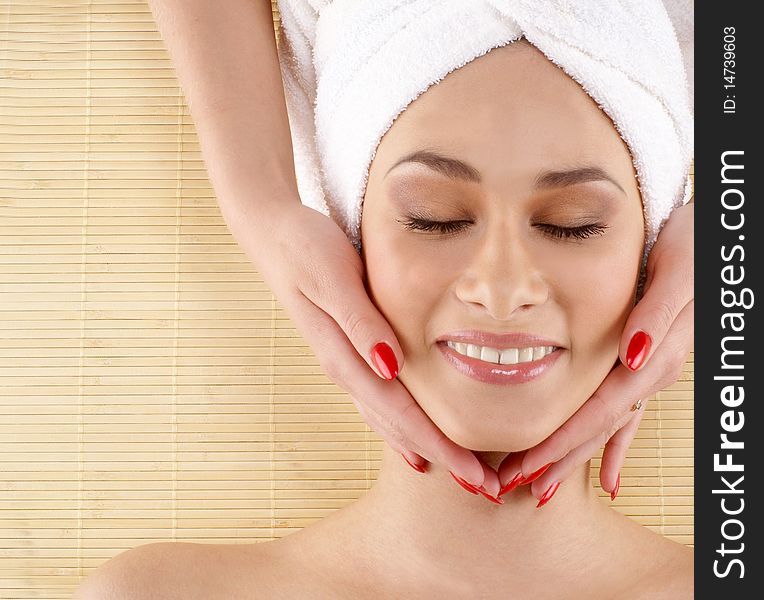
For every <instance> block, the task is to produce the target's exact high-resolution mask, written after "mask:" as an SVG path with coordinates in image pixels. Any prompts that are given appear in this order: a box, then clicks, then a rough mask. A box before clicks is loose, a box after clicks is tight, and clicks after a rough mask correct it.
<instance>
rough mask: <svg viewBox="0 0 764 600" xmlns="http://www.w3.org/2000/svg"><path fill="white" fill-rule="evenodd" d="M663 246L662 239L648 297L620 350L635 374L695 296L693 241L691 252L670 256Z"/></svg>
mask: <svg viewBox="0 0 764 600" xmlns="http://www.w3.org/2000/svg"><path fill="white" fill-rule="evenodd" d="M683 218H687V217H686V216H684V217H683ZM676 230H680V228H677V229H676ZM661 233H664V232H661ZM660 242H661V240H660V239H659V240H658V241H657V242H656V244H655V246H654V247H653V249H652V250H651V254H652V253H656V256H658V258H657V259H655V260H654V262H650V261H648V279H647V282H646V286H645V293H644V295H643V297H642V298H641V299H640V301H639V302H638V303H637V305H636V306H635V307H634V309H633V310H632V311H631V314H630V315H629V318H628V319H627V321H626V324H625V326H624V329H623V333H622V335H621V340H620V345H619V348H618V356H619V357H620V359H621V361H622V362H623V364H624V365H625V366H626V367H628V368H629V369H631V370H633V371H638V370H639V369H640V368H642V367H643V366H644V365H645V364H646V363H647V362H648V361H649V360H650V359H651V357H652V356H653V354H654V351H655V349H656V348H658V346H660V344H661V343H662V342H663V339H664V337H665V336H666V334H667V333H668V331H669V329H670V328H671V325H672V324H673V323H674V321H675V320H676V318H677V316H678V315H679V313H680V312H681V310H682V309H683V308H684V307H685V306H686V305H687V303H688V302H690V301H691V300H692V299H693V297H694V294H695V292H694V265H693V261H694V257H693V252H692V238H691V237H690V247H689V248H686V249H682V250H672V251H670V252H669V251H661V248H660V246H659V244H660Z"/></svg>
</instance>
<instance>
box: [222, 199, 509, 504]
mask: <svg viewBox="0 0 764 600" xmlns="http://www.w3.org/2000/svg"><path fill="white" fill-rule="evenodd" d="M251 228H252V229H253V230H254V231H249V232H248V234H247V237H248V238H254V237H257V238H258V239H259V240H260V241H258V242H257V243H249V244H248V243H247V242H246V241H241V244H242V246H243V247H244V249H245V251H246V252H247V254H248V255H249V257H250V259H251V260H252V262H253V263H254V264H255V266H256V267H257V268H258V271H259V272H260V274H261V275H262V276H263V278H264V280H265V282H266V283H267V284H268V286H269V287H270V289H271V290H272V291H273V292H274V294H275V295H276V297H277V298H278V299H279V301H280V302H281V304H282V305H283V306H284V307H285V308H286V310H287V312H288V313H289V316H290V318H291V319H292V321H293V322H294V323H295V326H296V327H297V329H298V330H299V331H300V333H301V335H302V336H303V337H304V338H305V339H306V340H307V341H308V343H309V344H310V346H311V347H312V348H313V351H314V352H315V354H316V356H317V358H318V361H319V363H320V365H321V367H322V368H323V370H324V371H325V373H326V374H327V376H328V377H329V379H331V380H332V381H333V382H334V383H336V384H337V385H339V386H340V387H342V388H343V389H344V390H346V391H347V392H349V394H350V396H351V398H352V400H353V401H354V403H355V404H356V406H357V408H358V410H359V412H360V413H361V416H362V417H363V419H364V420H365V421H366V423H367V424H368V425H369V426H370V427H371V428H372V429H373V430H374V431H376V432H377V433H378V434H379V435H380V436H381V437H382V438H383V439H384V440H385V441H386V442H387V443H388V444H389V445H390V446H391V447H392V448H393V449H395V450H397V451H398V452H400V453H401V454H403V455H404V458H406V460H407V461H408V462H409V463H410V464H412V466H414V468H416V469H417V470H419V471H420V472H424V469H423V463H424V462H425V461H424V460H423V458H422V457H424V459H426V460H428V461H431V462H435V463H439V464H441V465H443V466H444V467H446V468H447V469H448V470H450V471H452V472H453V473H455V474H456V475H458V476H460V477H462V478H463V479H465V480H467V481H468V482H471V483H473V484H475V485H476V486H481V485H483V483H485V485H486V489H488V490H491V492H492V494H493V495H496V493H497V492H498V490H499V486H498V479H497V477H496V473H495V471H493V470H492V469H489V468H488V467H487V466H486V465H483V463H482V462H481V461H479V460H478V459H477V457H476V456H475V455H474V454H473V453H472V452H471V451H469V450H467V449H465V448H462V447H461V446H459V445H457V444H455V443H454V442H452V441H451V440H450V439H449V438H447V437H446V436H445V434H443V433H442V432H441V431H440V429H438V428H437V426H436V425H435V424H434V423H433V422H432V421H431V420H430V418H429V417H428V416H427V415H426V413H425V412H424V411H423V410H422V409H421V408H420V406H419V404H417V402H416V401H415V400H414V398H412V396H411V394H409V392H408V390H407V389H406V387H405V386H404V385H403V384H402V383H401V382H400V381H399V380H398V379H396V376H397V374H398V372H399V371H400V369H401V368H402V367H403V364H404V357H403V353H402V351H401V348H400V345H399V343H398V340H397V339H396V336H395V334H394V333H393V330H392V328H391V327H390V325H389V323H388V322H387V320H386V319H385V318H384V317H383V316H382V314H380V313H379V311H378V310H377V308H376V307H375V306H374V304H373V303H372V301H371V299H370V298H369V296H368V293H367V291H366V289H365V287H364V265H363V261H362V260H361V257H360V256H359V255H358V252H357V251H356V249H355V248H354V247H353V245H352V243H351V242H350V241H349V240H348V238H347V236H346V235H345V233H344V232H343V231H342V230H341V229H340V228H339V226H338V225H337V224H336V223H335V222H334V221H333V220H332V219H330V218H329V217H327V216H325V215H323V214H322V213H320V212H317V211H315V210H313V209H312V208H309V207H307V206H304V205H303V204H301V203H296V202H292V203H290V204H289V205H288V206H287V205H285V208H284V212H283V214H281V215H280V217H279V220H278V224H269V226H268V227H265V226H259V225H257V224H255V223H253V224H252V225H251ZM242 229H243V228H241V227H239V228H237V230H239V231H241V230H242ZM241 237H242V236H241V234H239V238H241ZM385 344H386V345H387V346H385ZM486 477H487V480H485V479H486ZM454 485H456V483H454Z"/></svg>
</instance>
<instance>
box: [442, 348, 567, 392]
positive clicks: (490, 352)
mask: <svg viewBox="0 0 764 600" xmlns="http://www.w3.org/2000/svg"><path fill="white" fill-rule="evenodd" d="M437 346H438V348H439V349H440V351H441V352H442V354H443V356H444V358H445V359H446V360H447V361H448V362H449V363H450V364H451V366H453V367H454V368H456V370H457V371H459V372H461V373H463V374H464V375H467V376H468V377H471V378H472V379H476V380H478V381H481V382H483V383H492V384H497V385H512V384H518V383H526V382H529V381H532V380H535V379H537V378H538V377H540V376H541V375H543V374H544V373H546V372H547V371H549V370H550V369H551V368H552V367H553V366H554V365H555V364H556V362H557V360H558V359H559V358H560V356H561V355H562V354H563V352H564V350H565V349H564V348H560V347H557V346H525V347H520V348H502V349H499V348H492V347H490V346H479V345H477V344H467V343H463V342H454V341H453V340H448V341H444V340H441V341H439V342H438V343H437Z"/></svg>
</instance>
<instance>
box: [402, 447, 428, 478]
mask: <svg viewBox="0 0 764 600" xmlns="http://www.w3.org/2000/svg"><path fill="white" fill-rule="evenodd" d="M400 454H401V456H402V457H403V460H405V461H406V462H407V463H409V465H411V468H412V469H414V470H415V471H419V472H420V473H424V472H425V471H424V467H423V466H422V465H415V464H414V463H412V462H411V461H410V460H409V459H408V458H406V455H405V454H403V452H401V453H400Z"/></svg>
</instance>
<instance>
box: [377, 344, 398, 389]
mask: <svg viewBox="0 0 764 600" xmlns="http://www.w3.org/2000/svg"><path fill="white" fill-rule="evenodd" d="M371 359H372V360H373V361H374V364H375V365H376V366H377V369H379V372H380V373H381V374H382V376H383V377H384V378H385V379H387V380H388V381H390V380H391V379H395V378H396V377H397V376H398V360H397V359H396V358H395V353H394V352H393V349H392V348H391V347H390V346H388V345H387V344H386V343H385V342H379V343H378V344H377V345H376V346H374V347H373V348H372V349H371Z"/></svg>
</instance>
